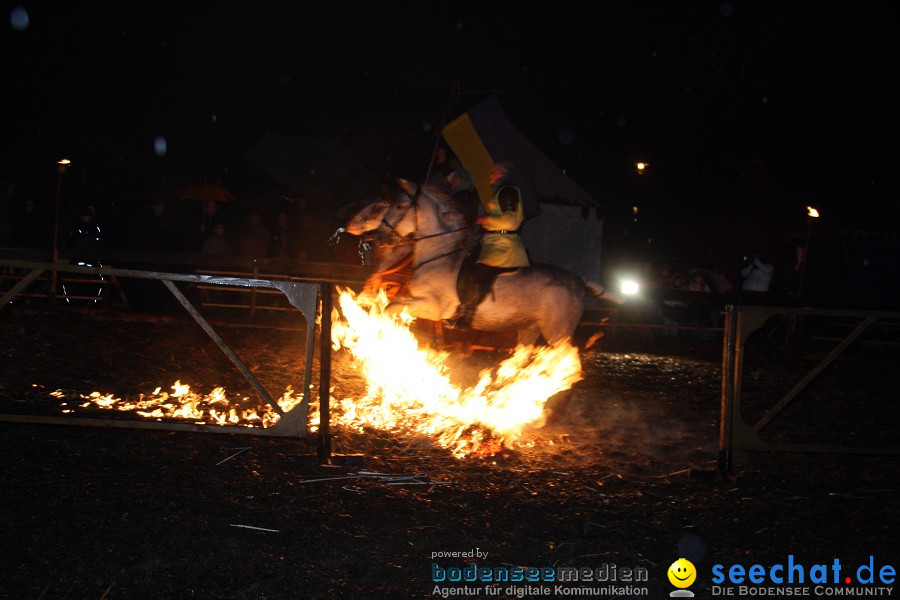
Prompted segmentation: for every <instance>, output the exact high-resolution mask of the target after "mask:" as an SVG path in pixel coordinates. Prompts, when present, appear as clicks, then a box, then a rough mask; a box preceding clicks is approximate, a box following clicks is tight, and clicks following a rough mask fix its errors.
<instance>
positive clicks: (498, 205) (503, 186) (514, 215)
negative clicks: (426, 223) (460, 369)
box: [450, 161, 529, 328]
mask: <svg viewBox="0 0 900 600" xmlns="http://www.w3.org/2000/svg"><path fill="white" fill-rule="evenodd" d="M512 175H513V166H512V163H510V162H508V161H502V162H499V163H497V164H495V165H494V166H493V167H491V171H490V175H489V178H490V179H489V181H490V184H491V189H493V191H494V195H493V197H492V198H491V199H490V202H489V203H488V204H487V206H486V207H485V208H486V214H484V215H482V216H480V217H478V219H476V221H475V223H476V224H478V225H480V226H481V227H482V228H483V229H484V235H483V236H482V240H481V253H480V255H479V257H478V260H477V261H476V263H475V265H474V266H473V267H472V269H471V270H470V271H469V272H468V273H466V274H464V275H463V274H461V277H462V278H463V279H464V281H463V282H461V283H462V284H463V285H461V286H460V288H461V292H460V295H461V297H460V305H459V307H458V308H457V309H456V314H455V315H454V316H453V318H451V319H450V324H451V325H452V326H454V327H460V328H464V327H469V326H470V325H471V323H472V316H473V315H474V314H475V309H476V307H477V306H478V305H479V304H481V301H482V300H484V297H485V296H486V295H487V293H488V292H489V291H490V288H491V284H492V283H493V281H494V278H495V277H496V276H497V275H499V274H500V273H502V272H504V271H508V270H513V269H517V268H519V267H527V266H528V265H529V263H528V254H527V253H526V251H525V245H524V244H523V243H522V237H521V236H520V235H519V227H521V225H522V221H524V220H525V212H524V209H523V206H522V192H521V191H520V190H519V188H518V187H517V186H516V185H514V184H513V182H512Z"/></svg>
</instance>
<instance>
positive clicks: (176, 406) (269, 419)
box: [51, 380, 303, 427]
mask: <svg viewBox="0 0 900 600" xmlns="http://www.w3.org/2000/svg"><path fill="white" fill-rule="evenodd" d="M171 389H172V393H168V392H163V391H162V388H156V389H155V390H153V392H152V393H151V394H147V395H145V394H140V395H139V397H138V399H137V400H127V399H122V398H118V397H116V396H115V395H114V394H102V393H100V392H91V393H90V394H87V395H85V394H78V397H79V398H80V399H81V400H84V402H81V403H80V404H79V406H81V407H82V408H100V409H107V410H117V411H123V412H133V413H134V414H137V415H140V416H141V417H144V418H147V419H164V418H174V419H188V420H192V421H194V422H195V423H197V424H198V425H237V426H241V427H272V426H273V425H275V423H277V422H278V420H279V419H280V417H279V415H278V413H276V412H275V411H274V410H273V409H272V407H271V406H269V405H268V404H266V405H263V406H261V407H257V408H241V406H242V405H243V406H246V405H247V404H248V403H249V398H246V397H244V398H243V399H241V401H240V402H238V401H237V400H234V401H232V400H229V399H228V396H227V394H226V393H225V388H222V387H217V388H213V390H212V391H211V392H209V393H208V394H200V393H197V392H195V391H193V390H191V388H190V386H188V385H186V384H183V383H181V381H180V380H179V381H176V382H175V383H174V384H173V385H172V388H171ZM51 395H52V396H54V397H57V398H64V397H66V394H65V392H62V391H61V390H56V391H54V392H51ZM302 401H303V395H302V394H295V393H294V390H293V388H291V386H288V387H287V389H286V390H285V392H284V394H283V395H282V396H281V398H279V399H278V400H277V402H278V406H280V407H281V408H282V410H284V412H290V410H291V409H293V408H294V407H295V406H297V405H298V404H300V402H302ZM64 404H65V403H64ZM66 412H71V411H66Z"/></svg>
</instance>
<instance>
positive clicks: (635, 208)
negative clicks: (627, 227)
mask: <svg viewBox="0 0 900 600" xmlns="http://www.w3.org/2000/svg"><path fill="white" fill-rule="evenodd" d="M631 212H633V213H634V214H638V207H637V206H632V207H631Z"/></svg>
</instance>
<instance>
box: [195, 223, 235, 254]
mask: <svg viewBox="0 0 900 600" xmlns="http://www.w3.org/2000/svg"><path fill="white" fill-rule="evenodd" d="M225 233H226V232H225V223H216V224H215V226H214V227H213V234H212V235H211V236H209V237H208V238H206V239H205V240H203V246H202V247H201V248H200V252H202V253H203V254H218V255H220V256H221V255H228V254H231V253H232V249H231V242H229V241H228V237H227V236H226V235H225Z"/></svg>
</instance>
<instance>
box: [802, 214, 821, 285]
mask: <svg viewBox="0 0 900 600" xmlns="http://www.w3.org/2000/svg"><path fill="white" fill-rule="evenodd" d="M806 216H807V217H808V218H807V219H806V240H805V241H804V242H803V255H802V256H801V257H800V277H799V281H798V282H797V297H798V298H799V297H800V296H801V294H802V293H803V275H804V273H806V258H807V256H808V255H809V240H810V238H811V237H812V225H813V221H815V220H816V219H818V218H819V211H818V210H816V209H815V208H813V207H812V206H807V207H806Z"/></svg>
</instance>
